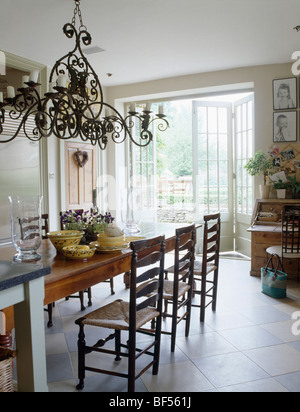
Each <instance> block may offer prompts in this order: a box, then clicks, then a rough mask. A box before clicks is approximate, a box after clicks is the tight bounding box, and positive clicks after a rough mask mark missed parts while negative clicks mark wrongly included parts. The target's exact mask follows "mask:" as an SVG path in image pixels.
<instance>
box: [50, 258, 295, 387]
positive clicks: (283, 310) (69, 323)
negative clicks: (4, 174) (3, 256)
mask: <svg viewBox="0 0 300 412" xmlns="http://www.w3.org/2000/svg"><path fill="white" fill-rule="evenodd" d="M249 271H250V262H249V261H247V260H232V259H221V260H220V280H219V296H218V305H217V311H216V312H215V313H213V312H212V311H211V308H210V307H209V308H208V310H207V313H206V321H205V323H204V324H200V321H199V311H198V309H196V308H193V313H192V325H191V332H190V336H189V337H188V338H187V339H186V338H185V337H184V323H183V322H181V324H180V325H179V331H178V337H177V341H176V351H175V353H174V354H171V353H170V340H169V337H167V336H165V335H164V336H163V338H162V348H161V363H160V370H159V374H158V376H152V374H151V370H149V371H148V372H146V374H144V375H143V376H142V377H141V378H139V379H138V380H137V385H136V391H137V392H185V391H186V392H207V391H215V392H246V391H247V392H300V325H298V327H297V324H295V322H296V320H295V319H297V317H296V318H295V319H293V318H292V317H293V316H296V315H297V312H298V311H299V312H300V284H299V283H297V282H289V286H288V297H287V298H286V299H284V300H276V299H273V298H271V297H268V296H266V295H264V294H262V293H261V288H260V279H258V278H253V277H250V275H249ZM115 291H116V295H115V296H111V295H110V288H109V285H108V284H106V283H103V284H100V285H97V286H95V287H93V288H92V293H93V307H92V308H87V309H86V311H90V310H94V309H95V308H97V307H98V306H101V305H103V304H106V303H108V302H109V301H111V300H112V299H113V300H114V299H117V298H119V297H120V298H123V299H126V298H127V294H128V292H127V291H126V290H125V288H124V285H123V277H122V276H119V277H118V278H117V279H116V281H115ZM83 313H84V312H81V311H80V306H79V300H78V299H72V300H69V301H64V300H61V301H59V302H57V303H56V306H55V309H54V326H53V327H52V328H50V329H48V328H47V326H46V322H47V314H46V313H45V330H46V351H47V373H48V386H49V391H51V392H76V391H77V390H76V388H75V386H76V382H77V334H78V327H77V326H76V325H75V323H74V321H75V320H76V319H77V318H79V317H81V316H82V315H83ZM298 315H299V319H300V313H299V314H298ZM293 327H294V329H295V330H294V334H293ZM86 331H87V342H89V343H95V342H96V341H97V340H98V339H99V331H100V330H99V329H98V328H95V327H90V328H86ZM295 331H296V333H295ZM298 331H299V335H298V333H297V332H298ZM106 332H107V331H102V332H100V336H101V333H102V336H103V337H104V336H106ZM143 339H145V338H143ZM90 356H91V357H92V358H91V360H90V363H92V364H93V365H100V364H101V365H102V367H104V368H105V367H112V368H114V369H116V370H119V371H122V370H126V366H127V361H126V359H122V361H121V362H119V363H116V362H114V360H113V358H110V357H107V355H103V354H92V355H90ZM137 367H138V368H142V367H143V360H142V359H141V360H140V361H139V362H138V364H137ZM126 390H127V381H126V379H122V378H118V377H112V376H108V375H101V374H95V373H89V372H88V373H87V376H86V380H85V388H84V390H83V391H86V392H98V391H99V392H126Z"/></svg>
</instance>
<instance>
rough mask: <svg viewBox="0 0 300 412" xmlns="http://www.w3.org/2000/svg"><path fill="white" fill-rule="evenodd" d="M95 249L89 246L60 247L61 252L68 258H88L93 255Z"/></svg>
mask: <svg viewBox="0 0 300 412" xmlns="http://www.w3.org/2000/svg"><path fill="white" fill-rule="evenodd" d="M95 250H96V249H95V248H93V247H89V246H81V245H78V246H66V247H63V248H62V253H63V255H64V256H65V257H66V258H68V259H88V258H90V257H92V256H94V253H95Z"/></svg>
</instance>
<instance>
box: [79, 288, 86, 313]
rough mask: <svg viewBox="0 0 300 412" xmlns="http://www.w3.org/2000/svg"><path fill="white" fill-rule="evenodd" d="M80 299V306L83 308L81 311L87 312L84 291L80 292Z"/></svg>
mask: <svg viewBox="0 0 300 412" xmlns="http://www.w3.org/2000/svg"><path fill="white" fill-rule="evenodd" d="M79 299H80V306H81V310H85V306H84V291H83V290H81V291H80V292H79Z"/></svg>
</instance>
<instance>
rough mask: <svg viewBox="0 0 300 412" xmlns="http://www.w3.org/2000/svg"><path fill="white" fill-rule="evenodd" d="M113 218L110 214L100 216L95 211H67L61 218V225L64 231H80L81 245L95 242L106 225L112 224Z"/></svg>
mask: <svg viewBox="0 0 300 412" xmlns="http://www.w3.org/2000/svg"><path fill="white" fill-rule="evenodd" d="M114 220H115V219H114V217H112V216H111V214H110V213H107V212H106V213H105V214H101V213H99V212H98V211H97V210H93V209H91V210H90V211H82V210H77V211H72V210H68V211H66V212H65V213H64V214H62V216H61V223H62V224H63V226H64V228H65V229H66V230H82V231H84V235H83V237H82V239H81V244H89V243H90V242H92V241H96V240H97V238H98V234H100V233H102V232H103V231H104V229H105V227H106V226H107V225H109V224H110V223H113V221H114Z"/></svg>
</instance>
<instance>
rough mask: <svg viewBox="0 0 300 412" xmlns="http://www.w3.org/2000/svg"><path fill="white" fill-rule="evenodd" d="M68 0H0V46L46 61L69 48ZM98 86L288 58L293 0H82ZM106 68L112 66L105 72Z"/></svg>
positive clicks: (298, 8) (295, 37)
mask: <svg viewBox="0 0 300 412" xmlns="http://www.w3.org/2000/svg"><path fill="white" fill-rule="evenodd" d="M73 10H74V1H73V0H0V13H1V14H0V39H1V41H0V49H1V50H3V51H8V52H11V53H13V54H16V55H19V56H22V57H26V58H28V59H31V60H34V61H36V62H39V63H42V64H46V65H48V66H50V67H52V66H53V64H54V62H55V61H56V60H58V59H59V58H61V57H62V56H64V55H65V54H66V53H67V52H68V51H69V50H71V49H73V45H74V43H73V39H71V40H68V39H67V38H66V37H65V35H64V34H63V32H62V27H63V25H64V24H65V23H67V22H71V20H72V16H73ZM81 10H82V16H83V22H84V24H85V25H86V26H87V28H88V31H89V32H90V33H91V35H92V38H93V43H92V45H93V46H99V47H101V48H102V49H104V50H105V51H104V52H102V53H99V54H97V55H92V56H88V59H89V61H90V62H91V64H92V65H93V67H94V69H95V71H96V72H97V74H98V76H99V78H100V81H101V83H102V84H103V85H104V86H112V85H120V84H128V83H135V82H141V81H148V80H155V79H160V78H166V77H173V76H179V75H185V74H193V73H201V72H209V71H216V70H223V69H229V68H233V67H243V66H255V65H261V64H273V63H286V62H289V61H291V56H292V53H293V52H294V51H297V50H300V33H297V32H296V31H295V30H293V27H295V26H296V25H300V1H299V0H82V1H81ZM106 73H112V74H113V76H112V77H110V78H108V77H107V76H106Z"/></svg>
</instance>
